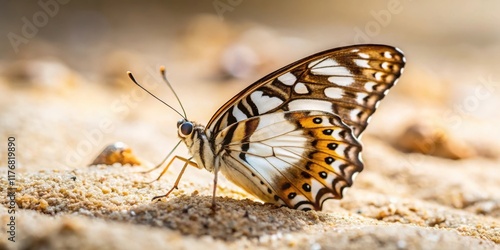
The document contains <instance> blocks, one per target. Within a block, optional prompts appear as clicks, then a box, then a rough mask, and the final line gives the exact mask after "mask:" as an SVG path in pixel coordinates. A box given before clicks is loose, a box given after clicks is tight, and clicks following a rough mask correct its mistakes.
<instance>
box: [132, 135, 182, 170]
mask: <svg viewBox="0 0 500 250" xmlns="http://www.w3.org/2000/svg"><path fill="white" fill-rule="evenodd" d="M181 142H182V141H179V142H177V144H175V147H174V148H173V149H172V150H170V152H169V153H168V154H167V156H166V157H165V158H164V159H163V160H162V161H161V162H160V163H159V164H157V165H156V166H155V167H154V168H152V169H149V170H146V171H141V172H139V173H141V174H147V173H151V172H153V171H155V170H157V169H159V168H160V167H161V166H163V164H164V163H165V162H166V161H167V159H168V158H169V157H170V155H172V153H173V152H174V151H175V149H177V147H178V146H179V144H180V143H181Z"/></svg>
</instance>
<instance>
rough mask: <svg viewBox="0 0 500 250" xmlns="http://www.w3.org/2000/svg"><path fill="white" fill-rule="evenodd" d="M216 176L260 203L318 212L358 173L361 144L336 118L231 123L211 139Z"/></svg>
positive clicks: (302, 114) (279, 116)
mask: <svg viewBox="0 0 500 250" xmlns="http://www.w3.org/2000/svg"><path fill="white" fill-rule="evenodd" d="M214 142H215V145H216V154H217V155H218V157H220V160H221V161H222V162H223V164H222V165H221V166H222V168H221V171H222V173H224V175H225V176H226V177H227V178H228V179H229V180H231V181H233V182H234V183H235V184H237V185H239V186H240V187H242V188H243V189H245V190H246V191H248V192H249V193H251V194H253V195H255V196H257V197H259V198H260V199H262V200H263V201H266V202H271V203H276V204H281V205H286V206H288V207H291V208H296V209H302V210H310V209H314V210H321V208H322V204H323V202H324V201H325V200H327V199H331V198H336V199H340V198H342V193H343V190H344V188H346V187H349V186H351V185H352V182H353V179H354V177H355V176H356V174H357V173H358V172H360V171H361V170H362V169H363V164H362V162H361V160H360V159H359V153H360V151H361V144H360V143H359V141H358V140H357V139H356V138H355V137H354V136H353V134H352V130H351V128H350V127H349V126H347V125H346V124H344V123H343V122H342V121H341V119H340V117H338V116H337V115H334V114H331V113H328V112H323V111H286V112H274V113H271V114H265V115H261V116H258V117H252V118H249V119H247V120H244V121H241V122H237V123H233V124H231V125H230V126H229V127H227V128H225V129H224V130H222V131H221V132H220V133H219V134H218V136H217V137H216V138H215V141H214Z"/></svg>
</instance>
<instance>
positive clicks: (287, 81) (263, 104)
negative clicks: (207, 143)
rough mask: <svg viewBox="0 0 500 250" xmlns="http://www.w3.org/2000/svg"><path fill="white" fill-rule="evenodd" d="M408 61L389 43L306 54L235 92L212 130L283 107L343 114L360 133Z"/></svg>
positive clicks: (210, 126) (211, 132)
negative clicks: (237, 92) (304, 56)
mask: <svg viewBox="0 0 500 250" xmlns="http://www.w3.org/2000/svg"><path fill="white" fill-rule="evenodd" d="M404 64H405V59H404V56H403V54H402V53H401V51H400V50H398V49H397V48H394V47H390V46H386V45H354V46H348V47H342V48H337V49H332V50H328V51H324V52H320V53H318V54H315V55H312V56H309V57H306V58H304V59H302V60H299V61H297V62H295V63H293V64H290V65H288V66H286V67H283V68H281V69H279V70H277V71H275V72H273V73H271V74H269V75H267V76H266V77H264V78H262V79H260V80H259V81H257V82H256V83H254V84H252V85H250V86H249V87H248V88H246V89H245V90H243V91H242V92H240V93H239V94H238V95H236V96H235V97H233V98H232V99H231V100H230V101H228V102H227V103H226V104H225V105H223V106H222V107H221V108H220V109H219V110H218V111H217V112H216V113H215V115H214V116H213V117H212V119H211V120H210V121H209V123H208V125H207V135H208V136H209V137H213V136H215V135H216V134H217V133H218V132H219V131H221V130H222V129H224V128H226V127H228V126H229V125H231V124H233V123H236V122H239V121H242V120H246V119H248V118H251V117H255V116H259V115H263V114H269V113H273V112H276V111H280V110H281V111H297V110H318V111H324V112H329V113H332V114H336V115H338V116H339V117H340V118H341V119H342V121H343V122H344V123H346V124H347V125H349V126H351V127H352V130H353V134H354V135H355V136H356V137H359V135H360V134H361V132H363V130H364V129H365V128H366V126H367V124H368V120H369V118H370V116H371V115H372V114H373V113H374V112H375V110H376V108H377V106H378V103H379V101H380V100H381V99H382V98H383V97H384V96H385V95H386V94H387V91H388V90H389V89H390V88H391V87H392V86H393V85H394V84H395V83H396V81H397V79H398V78H399V76H400V75H401V73H402V71H403V67H404Z"/></svg>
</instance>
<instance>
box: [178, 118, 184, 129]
mask: <svg viewBox="0 0 500 250" xmlns="http://www.w3.org/2000/svg"><path fill="white" fill-rule="evenodd" d="M184 122H186V120H184V119H180V120H178V121H177V128H179V127H180V126H181V125H182V124H183V123H184Z"/></svg>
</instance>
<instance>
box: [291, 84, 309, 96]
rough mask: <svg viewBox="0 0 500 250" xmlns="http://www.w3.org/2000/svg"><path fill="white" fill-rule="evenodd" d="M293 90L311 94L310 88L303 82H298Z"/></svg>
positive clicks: (298, 92)
mask: <svg viewBox="0 0 500 250" xmlns="http://www.w3.org/2000/svg"><path fill="white" fill-rule="evenodd" d="M293 91H295V93H297V94H309V89H307V86H306V85H305V84H304V83H302V82H298V83H297V84H296V85H295V87H294V88H293Z"/></svg>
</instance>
